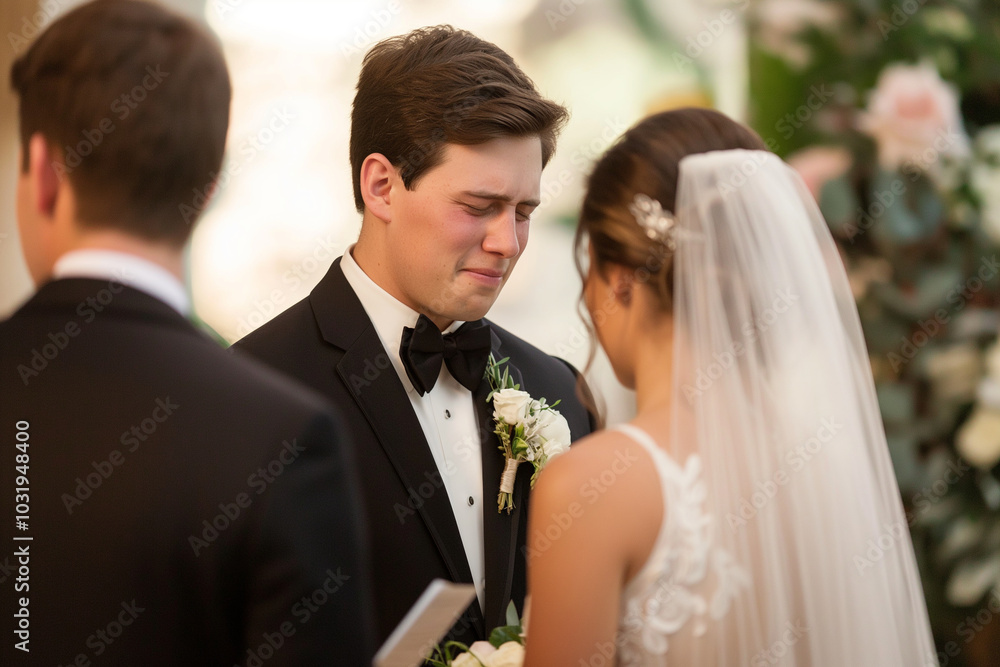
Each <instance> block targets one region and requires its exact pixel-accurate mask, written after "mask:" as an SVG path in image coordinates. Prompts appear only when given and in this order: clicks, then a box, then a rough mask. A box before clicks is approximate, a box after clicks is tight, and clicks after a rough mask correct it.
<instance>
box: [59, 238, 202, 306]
mask: <svg viewBox="0 0 1000 667" xmlns="http://www.w3.org/2000/svg"><path fill="white" fill-rule="evenodd" d="M52 277H53V278H57V279H58V278H97V279H100V280H104V279H108V280H112V279H113V280H117V281H118V282H120V283H122V284H123V285H128V286H129V287H132V288H134V289H137V290H141V291H143V292H145V293H147V294H149V295H151V296H154V297H156V298H157V299H159V300H160V301H163V302H164V303H166V304H167V305H168V306H170V307H172V308H173V309H174V310H176V311H177V312H179V313H180V314H181V315H185V316H187V315H188V314H189V313H190V312H191V301H190V299H188V295H187V292H186V291H185V290H184V285H183V284H182V283H181V281H179V280H177V278H176V277H175V276H174V275H173V274H172V273H170V272H169V271H167V270H166V269H164V268H163V267H162V266H160V265H158V264H155V263H153V262H151V261H149V260H147V259H143V258H141V257H138V256H136V255H132V254H129V253H124V252H118V251H116V250H94V249H85V250H71V251H70V252H68V253H66V254H65V255H63V256H62V257H60V258H59V259H58V260H56V263H55V266H54V267H52Z"/></svg>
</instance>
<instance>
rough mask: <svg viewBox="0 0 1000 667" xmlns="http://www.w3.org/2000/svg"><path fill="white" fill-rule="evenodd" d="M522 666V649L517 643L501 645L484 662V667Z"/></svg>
mask: <svg viewBox="0 0 1000 667" xmlns="http://www.w3.org/2000/svg"><path fill="white" fill-rule="evenodd" d="M523 664H524V647H523V646H521V645H520V644H518V643H517V642H507V643H506V644H502V645H501V646H500V648H498V649H497V650H496V653H494V654H492V655H491V656H490V657H489V658H487V660H486V667H521V665H523Z"/></svg>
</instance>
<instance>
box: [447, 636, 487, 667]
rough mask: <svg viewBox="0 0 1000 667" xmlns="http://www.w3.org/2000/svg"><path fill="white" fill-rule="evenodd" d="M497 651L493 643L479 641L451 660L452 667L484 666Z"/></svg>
mask: <svg viewBox="0 0 1000 667" xmlns="http://www.w3.org/2000/svg"><path fill="white" fill-rule="evenodd" d="M496 652H497V649H496V647H495V646H493V644H491V643H489V642H487V641H478V642H475V643H473V644H472V646H470V647H469V650H468V651H467V652H466V653H463V654H461V655H459V656H458V657H456V658H455V659H454V660H452V661H451V667H482V666H483V665H488V664H489V658H490V656H491V655H493V654H494V653H496Z"/></svg>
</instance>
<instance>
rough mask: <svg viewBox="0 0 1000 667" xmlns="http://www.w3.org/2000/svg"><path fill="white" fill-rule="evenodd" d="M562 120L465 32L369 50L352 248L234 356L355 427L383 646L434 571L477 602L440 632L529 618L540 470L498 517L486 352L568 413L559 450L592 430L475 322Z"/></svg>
mask: <svg viewBox="0 0 1000 667" xmlns="http://www.w3.org/2000/svg"><path fill="white" fill-rule="evenodd" d="M566 116H567V114H566V110H565V109H564V108H563V107H561V106H560V105H558V104H556V103H554V102H551V101H549V100H547V99H545V98H543V97H542V96H541V95H540V94H539V92H538V91H537V90H536V88H535V86H534V84H533V83H532V82H531V80H530V79H529V78H528V77H527V76H525V74H524V73H523V72H522V71H521V70H520V68H518V66H517V65H516V64H515V63H514V61H513V59H512V58H511V57H510V56H509V55H508V54H507V53H505V52H504V51H502V50H501V49H499V48H498V47H497V46H495V45H493V44H490V43H489V42H485V41H483V40H482V39H479V38H478V37H476V36H475V35H472V34H470V33H468V32H465V31H462V30H455V29H453V28H451V27H449V26H437V27H430V28H423V29H420V30H416V31H414V32H412V33H409V34H407V35H402V36H399V37H392V38H389V39H387V40H385V41H383V42H380V43H379V44H377V45H375V46H374V47H373V48H372V49H371V51H369V52H368V54H367V55H366V56H365V59H364V62H363V64H362V70H361V76H360V78H359V80H358V87H357V94H356V96H355V98H354V108H353V112H352V116H351V141H350V160H351V168H352V173H353V179H354V203H355V206H356V208H357V210H358V212H359V213H361V214H362V223H361V234H360V237H359V239H358V242H357V243H356V244H355V245H353V246H351V247H350V248H349V249H348V251H347V252H345V253H344V255H343V256H342V257H340V258H338V259H337V260H335V261H334V263H333V266H332V267H331V268H330V270H329V272H328V273H327V274H326V276H325V277H324V278H323V279H322V280H321V281H320V282H319V284H318V285H317V286H316V288H315V289H314V290H313V291H312V293H311V294H310V295H309V296H308V297H307V298H305V299H304V300H302V301H300V302H299V303H297V304H295V305H293V306H292V307H290V308H289V309H288V310H287V311H285V312H284V313H282V314H280V315H278V316H277V317H276V318H275V319H274V320H272V321H271V322H268V323H267V324H265V325H264V326H262V327H261V328H259V329H258V330H256V331H254V332H253V333H251V334H250V335H249V336H247V337H246V338H244V339H243V340H241V341H239V342H238V343H237V344H236V347H237V348H242V349H243V350H245V351H247V352H249V353H251V354H253V355H255V356H257V357H259V358H260V359H261V360H263V361H265V362H267V363H269V364H272V365H273V366H274V367H276V368H278V369H280V370H282V371H284V372H286V373H288V374H289V375H291V376H292V377H295V378H297V379H300V380H303V381H304V382H305V383H306V384H308V385H310V386H311V387H313V388H315V389H317V390H318V391H320V392H321V393H323V394H325V395H326V396H328V397H329V398H330V400H331V401H332V402H333V403H334V405H335V406H337V408H338V409H339V410H340V412H341V414H343V415H344V417H345V418H346V420H347V423H348V426H349V429H350V432H351V435H352V436H353V437H352V441H353V442H354V445H355V453H356V456H357V459H358V461H359V467H360V470H361V475H362V481H361V487H362V493H363V495H364V497H365V501H366V511H367V513H368V516H369V534H370V536H371V540H372V552H373V579H374V582H375V605H376V615H377V626H378V630H377V634H378V639H379V641H380V642H381V641H383V640H384V639H385V638H386V637H387V636H388V635H389V634H390V633H391V632H392V630H393V629H394V628H395V627H396V625H397V624H398V623H399V622H400V620H402V618H403V616H404V615H405V614H406V612H407V610H409V608H410V606H411V605H412V604H413V603H414V602H415V601H416V600H417V598H418V597H419V596H420V594H421V593H422V592H423V591H424V589H425V588H426V587H427V585H428V584H429V583H430V582H431V581H432V580H433V579H435V578H442V579H446V580H450V581H456V582H465V583H472V584H474V585H475V588H476V593H477V596H476V597H477V599H476V600H475V601H474V602H473V603H472V605H471V606H470V607H469V609H468V610H467V612H466V613H465V614H464V615H463V617H462V618H461V619H460V620H459V622H458V623H457V624H456V625H455V626H454V627H453V628H452V630H451V632H450V633H449V634H448V636H447V637H446V639H455V640H458V641H462V642H464V643H470V642H472V641H475V640H477V639H485V638H486V637H487V635H488V633H489V632H490V630H491V629H492V628H494V627H496V626H499V625H504V624H505V614H504V613H505V610H506V609H507V605H508V603H509V602H510V601H513V602H514V604H515V606H516V607H517V609H518V611H519V612H523V609H524V597H525V585H526V582H525V566H526V561H527V558H528V556H527V553H526V550H525V545H526V540H525V535H526V532H525V531H526V526H527V516H528V515H527V506H528V498H529V493H528V492H529V488H530V484H529V482H530V478H531V467H532V466H530V465H522V466H521V467H520V469H519V470H518V472H517V476H516V480H515V482H514V486H513V489H514V490H513V500H514V509H513V510H512V511H510V512H509V513H508V511H506V510H504V511H503V512H500V511H498V501H497V497H498V494H499V487H500V478H501V473H502V472H503V470H504V465H505V459H504V456H503V454H502V453H501V452H500V451H499V445H500V442H499V440H498V439H497V437H496V435H495V434H494V422H493V410H492V407H491V405H490V404H489V403H487V400H486V399H487V396H488V394H489V393H490V385H489V382H488V381H486V380H485V379H484V377H483V376H484V370H485V368H486V364H487V358H488V355H489V353H491V352H492V353H493V355H494V357H495V359H497V360H500V359H503V358H509V362H508V367H509V369H510V371H511V373H512V375H513V377H514V378H516V379H515V381H516V382H518V383H519V384H520V387H521V389H522V390H524V391H526V392H527V393H529V394H530V395H531V396H532V397H534V398H536V399H538V398H542V397H544V398H546V399H547V400H548V402H549V403H550V404H551V403H554V402H555V401H557V400H558V401H561V403H560V404H559V407H558V409H559V410H560V411H561V412H562V414H563V416H564V417H566V419H567V421H568V426H569V429H568V431H569V432H567V433H566V439H567V440H569V439H570V438H572V439H577V438H581V437H583V436H584V435H586V434H588V433H589V432H590V431H591V430H592V428H593V420H592V418H591V414H590V413H589V412H588V410H587V409H586V408H585V407H584V402H583V401H582V400H580V399H579V398H578V397H577V379H578V374H577V373H576V371H575V369H573V368H572V367H571V366H570V365H569V364H567V363H566V362H564V361H562V360H560V359H556V358H554V357H551V356H549V355H547V354H545V353H543V352H542V351H540V350H538V349H537V348H535V347H532V346H531V345H529V344H528V343H526V342H525V341H523V340H521V339H520V338H518V337H516V336H514V335H513V334H511V333H509V332H507V331H505V330H503V329H501V328H500V327H498V326H496V325H495V324H493V323H492V322H489V321H487V320H485V319H483V318H484V316H485V315H486V313H487V311H488V310H489V309H490V306H492V305H493V302H494V301H495V300H496V298H497V296H498V295H499V293H500V290H501V288H502V287H503V285H504V284H505V283H506V281H507V278H508V277H509V276H510V273H511V271H512V270H513V269H514V265H515V263H516V262H517V260H518V258H519V257H520V256H521V253H522V252H523V251H524V247H525V244H526V243H527V241H528V227H529V218H530V217H531V214H532V212H533V211H534V209H535V208H536V207H537V206H538V204H539V199H540V182H541V172H542V167H543V166H544V165H545V164H546V163H547V162H548V160H549V158H550V157H551V156H552V153H553V151H554V150H555V143H556V135H557V134H558V131H559V129H560V128H561V126H562V124H563V123H564V121H565V119H566ZM581 388H582V383H581ZM564 444H568V442H567V443H564Z"/></svg>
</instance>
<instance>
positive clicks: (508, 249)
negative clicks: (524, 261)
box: [483, 206, 527, 259]
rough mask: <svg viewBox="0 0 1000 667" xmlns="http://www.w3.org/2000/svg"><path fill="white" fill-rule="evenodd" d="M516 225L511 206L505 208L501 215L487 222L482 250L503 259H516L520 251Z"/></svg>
mask: <svg viewBox="0 0 1000 667" xmlns="http://www.w3.org/2000/svg"><path fill="white" fill-rule="evenodd" d="M517 224H518V223H517V212H516V210H515V209H514V207H513V206H505V207H504V208H503V209H502V212H501V213H499V214H498V215H496V216H494V217H493V219H491V220H490V221H489V224H488V225H487V228H486V238H484V239H483V250H485V251H486V252H489V253H493V254H496V255H500V256H501V257H503V258H504V259H510V258H513V257H517V256H518V254H520V252H521V249H522V248H521V240H520V239H518V237H517ZM525 229H527V223H525Z"/></svg>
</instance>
